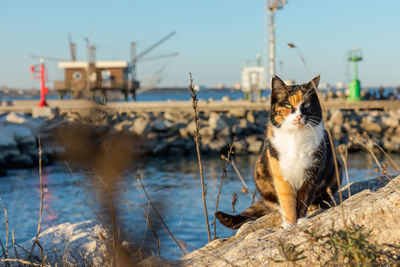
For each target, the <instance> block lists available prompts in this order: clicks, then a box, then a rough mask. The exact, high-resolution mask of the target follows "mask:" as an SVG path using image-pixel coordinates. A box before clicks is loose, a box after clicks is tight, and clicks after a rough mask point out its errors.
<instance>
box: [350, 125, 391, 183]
mask: <svg viewBox="0 0 400 267" xmlns="http://www.w3.org/2000/svg"><path fill="white" fill-rule="evenodd" d="M349 139H350V141H352V142H353V143H355V144H358V145H361V146H362V147H363V148H365V150H367V151H368V152H369V153H370V154H371V156H372V158H373V159H374V161H375V163H376V165H377V166H378V168H379V169H378V170H376V172H380V173H381V174H382V175H383V177H385V178H386V179H388V180H389V181H390V180H392V179H391V178H390V177H389V176H388V175H387V171H386V168H387V164H386V163H384V162H383V163H382V164H381V163H380V162H379V160H378V158H377V157H376V155H375V152H374V150H373V147H374V146H378V147H379V148H380V146H379V145H378V144H377V143H376V142H375V141H373V140H372V139H371V138H370V137H369V136H368V133H367V132H365V131H364V132H363V134H362V135H361V134H359V133H357V134H356V135H355V136H351V137H350V138H349ZM381 149H382V148H381ZM382 150H383V149H382ZM386 155H387V154H386ZM386 157H387V158H388V159H389V160H390V161H391V162H392V165H393V166H394V167H396V166H397V165H396V164H393V163H394V162H393V160H392V159H391V158H390V157H389V155H387V156H386ZM378 179H381V177H379V176H378Z"/></svg>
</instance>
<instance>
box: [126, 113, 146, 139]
mask: <svg viewBox="0 0 400 267" xmlns="http://www.w3.org/2000/svg"><path fill="white" fill-rule="evenodd" d="M129 131H131V132H133V133H135V134H137V135H144V134H147V133H149V132H150V131H151V127H150V122H149V120H147V119H145V118H143V117H138V118H137V119H136V120H135V121H134V122H133V125H132V127H131V128H130V129H129Z"/></svg>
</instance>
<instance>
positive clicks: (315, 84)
mask: <svg viewBox="0 0 400 267" xmlns="http://www.w3.org/2000/svg"><path fill="white" fill-rule="evenodd" d="M320 77H321V76H320V75H319V74H318V75H317V76H315V77H314V79H312V80H311V81H310V82H309V83H308V84H307V87H308V88H310V89H314V86H315V89H317V88H318V84H319V79H320ZM313 83H314V85H313Z"/></svg>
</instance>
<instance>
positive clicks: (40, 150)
mask: <svg viewBox="0 0 400 267" xmlns="http://www.w3.org/2000/svg"><path fill="white" fill-rule="evenodd" d="M38 144H39V180H40V209H39V221H38V227H37V231H36V238H35V241H34V242H33V244H32V247H31V251H30V253H29V257H30V256H31V255H32V253H33V250H34V249H35V245H36V243H38V244H39V235H40V230H41V224H42V215H43V200H44V190H43V181H42V153H43V151H42V145H41V143H40V135H39V136H38ZM29 257H28V258H29Z"/></svg>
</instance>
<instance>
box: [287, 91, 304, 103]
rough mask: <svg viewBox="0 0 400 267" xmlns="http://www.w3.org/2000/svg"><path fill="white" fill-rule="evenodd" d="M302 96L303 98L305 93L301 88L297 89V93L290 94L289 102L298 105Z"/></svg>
mask: <svg viewBox="0 0 400 267" xmlns="http://www.w3.org/2000/svg"><path fill="white" fill-rule="evenodd" d="M302 98H303V93H302V92H301V91H300V90H299V91H297V94H295V95H292V96H289V103H290V105H292V106H293V107H297V106H298V104H299V102H300V101H301V99H302Z"/></svg>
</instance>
